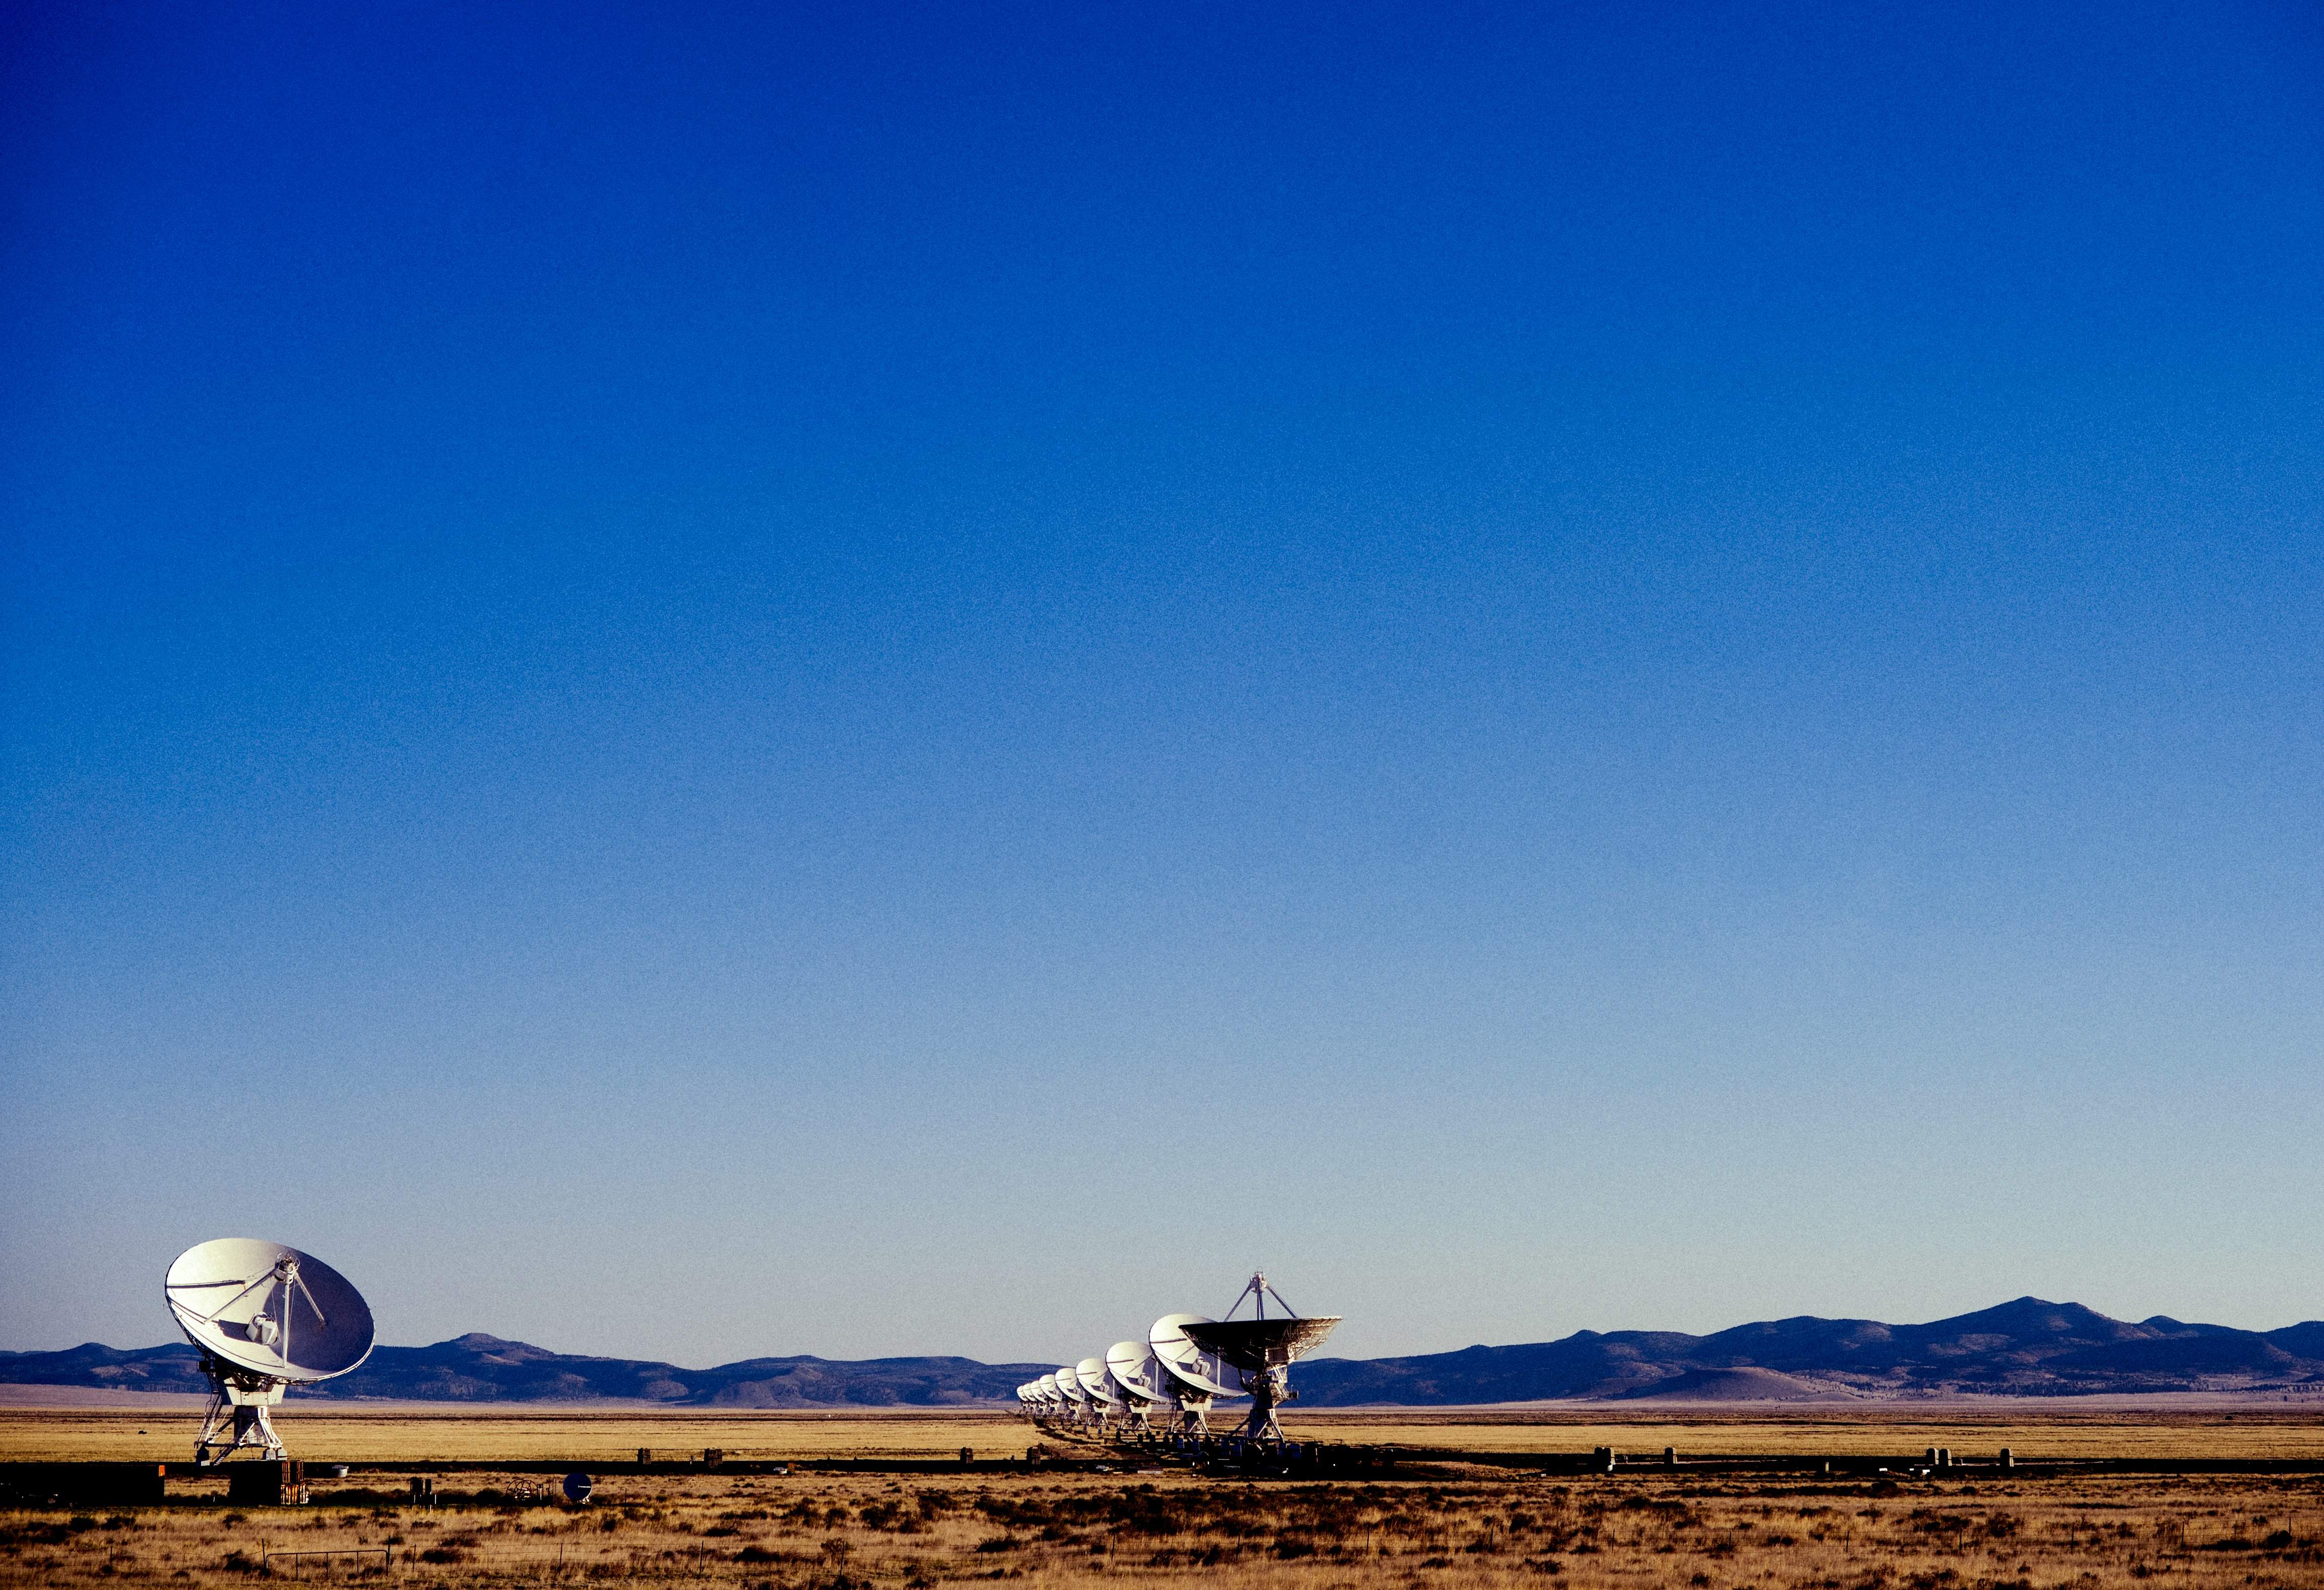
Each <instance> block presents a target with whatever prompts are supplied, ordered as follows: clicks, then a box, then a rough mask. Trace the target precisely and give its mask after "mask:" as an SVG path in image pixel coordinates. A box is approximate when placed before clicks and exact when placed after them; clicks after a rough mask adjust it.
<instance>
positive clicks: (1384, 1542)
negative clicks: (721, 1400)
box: [0, 1472, 2324, 1590]
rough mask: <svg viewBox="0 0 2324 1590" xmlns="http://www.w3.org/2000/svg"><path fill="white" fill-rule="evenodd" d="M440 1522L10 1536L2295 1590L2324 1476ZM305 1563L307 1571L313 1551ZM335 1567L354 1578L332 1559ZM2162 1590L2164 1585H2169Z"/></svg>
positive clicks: (141, 1554) (681, 1565)
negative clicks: (2321, 1480)
mask: <svg viewBox="0 0 2324 1590" xmlns="http://www.w3.org/2000/svg"><path fill="white" fill-rule="evenodd" d="M458 1483H459V1484H461V1485H463V1486H464V1487H473V1488H474V1490H475V1491H476V1492H485V1493H494V1494H472V1495H470V1496H469V1497H467V1498H466V1499H447V1502H446V1504H445V1505H442V1506H439V1507H438V1508H435V1509H432V1510H424V1511H423V1510H418V1509H414V1508H411V1507H410V1506H407V1505H403V1504H401V1503H400V1502H395V1503H379V1502H364V1501H359V1500H358V1499H357V1498H355V1497H354V1496H346V1495H343V1496H341V1497H339V1498H337V1499H334V1498H332V1497H330V1496H328V1495H327V1494H326V1495H323V1496H319V1497H318V1500H317V1502H316V1503H315V1504H314V1505H310V1506H308V1507H304V1508H281V1509H272V1508H267V1509H262V1508H252V1509H249V1510H247V1511H229V1510H228V1509H227V1508H226V1506H225V1505H223V1504H222V1503H210V1504H185V1503H180V1504H176V1505H171V1506H167V1507H161V1508H150V1509H142V1510H135V1511H103V1510H99V1511H89V1512H82V1513H79V1514H68V1513H64V1512H54V1511H47V1512H39V1511H36V1512H23V1511H19V1512H14V1513H7V1514H0V1584H8V1585H56V1586H83V1585H86V1586H97V1585H105V1586H109V1587H110V1586H120V1585H154V1586H156V1587H157V1590H177V1587H178V1586H185V1587H186V1590H219V1587H224V1586H246V1585H250V1584H252V1583H253V1582H254V1580H257V1579H261V1578H263V1579H266V1580H269V1581H272V1580H277V1579H300V1580H311V1581H314V1582H317V1583H337V1584H349V1585H389V1584H392V1585H414V1586H438V1585H440V1586H444V1587H446V1590H465V1587H468V1586H476V1587H482V1586H517V1585H567V1586H576V1587H586V1586H591V1585H605V1584H610V1583H620V1584H622V1585H733V1586H736V1587H738V1590H750V1587H754V1586H756V1587H768V1590H773V1587H782V1590H889V1587H890V1586H893V1587H896V1590H927V1587H930V1586H935V1585H947V1584H954V1583H960V1582H972V1581H974V1582H981V1581H993V1580H999V1581H1002V1582H1010V1581H1017V1582H1023V1583H1024V1584H1025V1585H1026V1586H1027V1590H1034V1587H1035V1586H1038V1587H1040V1590H1068V1587H1076V1590H1078V1587H1084V1586H1087V1587H1095V1586H1101V1585H1115V1586H1125V1585H1149V1586H1154V1587H1155V1590H1162V1587H1163V1586H1177V1585H1204V1586H1209V1585H1224V1586H1230V1587H1232V1586H1249V1587H1251V1590H1259V1587H1261V1586H1264V1587H1267V1590H1360V1587H1366V1586H1373V1585H1379V1586H1382V1587H1385V1590H1519V1587H1524V1590H1550V1587H1552V1586H1554V1587H1555V1590H1665V1587H1669V1590H1759V1587H1761V1586H1767V1587H1770V1590H2115V1587H2116V1586H2120V1587H2121V1590H2132V1586H2133V1585H2134V1584H2136V1585H2138V1586H2139V1590H2292V1587H2295V1586H2302V1587H2304V1586H2314V1585H2320V1584H2324V1544H2319V1537H2324V1483H2320V1482H2319V1479H2317V1478H2316V1477H2313V1476H2301V1477H2298V1478H2264V1477H2244V1476H2236V1477H2211V1476H2205V1477H2170V1478H2163V1477H2155V1478H2147V1477H2139V1478H2125V1477H2107V1478H2099V1477H2084V1478H2079V1479H2061V1478H2050V1479H2031V1478H2028V1479H2014V1478H2013V1479H2000V1480H1988V1481H1986V1482H1982V1483H1976V1484H1953V1483H1907V1484H1904V1485H1903V1486H1901V1487H1900V1486H1898V1485H1896V1484H1887V1483H1877V1484H1876V1483H1866V1482H1855V1483H1849V1484H1793V1483H1784V1484H1762V1483H1757V1482H1749V1483H1742V1482H1736V1483H1728V1482H1715V1481H1708V1480H1704V1479H1701V1478H1692V1479H1690V1478H1688V1477H1685V1476H1672V1477H1663V1476H1657V1475H1655V1474H1652V1473H1650V1472H1641V1473H1639V1474H1634V1475H1631V1474H1617V1475H1613V1476H1606V1477H1594V1478H1591V1479H1586V1480H1548V1479H1542V1478H1538V1477H1528V1476H1522V1475H1516V1474H1496V1475H1492V1476H1489V1477H1483V1478H1478V1479H1461V1480H1451V1481H1446V1480H1435V1481H1428V1480H1412V1481H1389V1482H1385V1483H1380V1484H1324V1483H1307V1484H1290V1483H1279V1482H1250V1481H1213V1480H1203V1479H1200V1478H1196V1477H1193V1476H1189V1475H1185V1474H1155V1475H1141V1474H1114V1475H1075V1476H1059V1475H1051V1474H1032V1475H1026V1476H1001V1475H991V1476H987V1475H975V1476H969V1475H963V1476H960V1477H957V1478H952V1477H946V1478H943V1479H923V1478H919V1477H917V1476H914V1477H906V1478H901V1479H897V1478H890V1477H888V1476H883V1475H862V1476H850V1477H844V1478H834V1477H828V1476H821V1475H812V1474H794V1475H788V1476H753V1475H732V1476H729V1475H724V1474H716V1473H715V1472H710V1473H700V1474H688V1475H682V1476H669V1477H664V1476H641V1477H617V1478H614V1479H612V1480H609V1481H607V1482H605V1483H604V1484H601V1486H600V1489H599V1493H598V1495H597V1497H596V1498H595V1499H593V1502H592V1503H591V1504H590V1505H588V1506H586V1507H582V1508H568V1507H565V1506H562V1505H549V1504H543V1503H539V1502H526V1501H521V1500H516V1499H515V1493H516V1492H517V1491H518V1490H519V1489H520V1488H521V1486H524V1485H528V1484H532V1483H534V1480H533V1476H516V1475H499V1476H495V1475H493V1474H468V1475H463V1476H460V1478H459V1480H458ZM294 1552H296V1553H302V1554H307V1555H300V1556H292V1555H290V1554H291V1553H294ZM319 1553H339V1554H342V1555H315V1554H319ZM2153 1581H2160V1585H2156V1584H2154V1583H2152V1582H2153Z"/></svg>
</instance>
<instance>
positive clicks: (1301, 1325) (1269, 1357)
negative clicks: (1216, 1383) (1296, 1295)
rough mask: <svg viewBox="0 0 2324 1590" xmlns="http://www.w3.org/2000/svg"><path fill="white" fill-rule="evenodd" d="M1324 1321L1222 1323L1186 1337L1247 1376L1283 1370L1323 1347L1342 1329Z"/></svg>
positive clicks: (1335, 1320)
mask: <svg viewBox="0 0 2324 1590" xmlns="http://www.w3.org/2000/svg"><path fill="white" fill-rule="evenodd" d="M1339 1323H1340V1321H1339V1319H1338V1318H1337V1317H1332V1318H1323V1319H1223V1320H1209V1321H1205V1322H1203V1323H1202V1324H1200V1325H1189V1326H1188V1327H1186V1335H1187V1336H1189V1337H1191V1338H1192V1339H1193V1340H1194V1343H1195V1345H1198V1346H1201V1347H1203V1348H1204V1349H1206V1350H1207V1351H1209V1352H1212V1353H1215V1354H1218V1355H1219V1357H1220V1358H1221V1359H1222V1360H1223V1361H1224V1362H1226V1363H1228V1364H1232V1365H1234V1367H1235V1368H1237V1369H1240V1370H1241V1371H1243V1372H1244V1373H1247V1374H1257V1373H1259V1372H1260V1371H1262V1370H1267V1369H1276V1368H1280V1367H1281V1366H1282V1365H1284V1364H1289V1363H1290V1362H1291V1361H1292V1360H1293V1359H1295V1358H1302V1357H1305V1355H1306V1354H1309V1353H1312V1352H1314V1350H1315V1349H1316V1348H1317V1347H1319V1346H1321V1345H1323V1338H1324V1337H1325V1336H1330V1335H1331V1334H1332V1332H1333V1328H1334V1327H1337V1326H1338V1325H1339Z"/></svg>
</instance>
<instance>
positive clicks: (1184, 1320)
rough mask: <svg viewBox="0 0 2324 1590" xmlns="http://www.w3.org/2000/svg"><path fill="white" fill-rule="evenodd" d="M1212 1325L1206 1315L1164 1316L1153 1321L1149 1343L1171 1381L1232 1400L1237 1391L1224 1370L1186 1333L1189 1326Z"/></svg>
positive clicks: (1209, 1395) (1148, 1338) (1210, 1395)
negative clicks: (1229, 1383)
mask: <svg viewBox="0 0 2324 1590" xmlns="http://www.w3.org/2000/svg"><path fill="white" fill-rule="evenodd" d="M1211 1323H1212V1320H1211V1317H1210V1316H1209V1315H1207V1314H1165V1315H1164V1316H1163V1317H1161V1318H1159V1319H1157V1320H1156V1321H1155V1322H1154V1328H1153V1329H1152V1330H1150V1331H1148V1333H1147V1335H1146V1340H1147V1343H1148V1345H1150V1346H1151V1347H1152V1348H1153V1349H1154V1356H1155V1357H1156V1358H1157V1359H1159V1360H1160V1361H1161V1363H1162V1367H1163V1368H1164V1369H1165V1370H1167V1372H1168V1373H1169V1375H1170V1378H1171V1379H1173V1380H1175V1381H1179V1382H1183V1383H1184V1384H1185V1385H1186V1386H1187V1387H1188V1388H1189V1389H1190V1390H1192V1391H1197V1392H1199V1393H1201V1394H1202V1395H1203V1396H1205V1397H1232V1396H1235V1395H1237V1392H1236V1390H1235V1388H1234V1387H1232V1386H1230V1385H1228V1384H1227V1383H1226V1381H1225V1378H1224V1377H1225V1373H1226V1371H1225V1369H1224V1367H1223V1366H1222V1364H1220V1363H1219V1361H1218V1360H1217V1358H1215V1357H1214V1356H1213V1355H1212V1354H1209V1353H1207V1352H1205V1351H1204V1350H1203V1348H1202V1347H1201V1346H1199V1345H1196V1343H1195V1341H1194V1338H1193V1337H1192V1336H1188V1335H1187V1334H1186V1327H1188V1326H1190V1325H1209V1324H1211Z"/></svg>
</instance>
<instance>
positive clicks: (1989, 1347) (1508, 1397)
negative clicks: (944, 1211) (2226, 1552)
mask: <svg viewBox="0 0 2324 1590" xmlns="http://www.w3.org/2000/svg"><path fill="white" fill-rule="evenodd" d="M1050 1367H1051V1365H1049V1364H980V1363H978V1362H976V1361H975V1360H973V1359H970V1358H875V1359H869V1360H864V1361H860V1362H845V1361H839V1360H833V1359H825V1358H814V1357H805V1356H801V1357H789V1358H749V1359H744V1360H742V1362H741V1363H738V1364H720V1365H718V1366H717V1367H716V1368H714V1369H681V1368H679V1367H678V1365H676V1364H663V1363H659V1362H655V1361H651V1360H647V1359H635V1358H590V1357H580V1356H576V1355H574V1354H564V1353H554V1352H551V1351H549V1349H547V1348H545V1347H536V1346H533V1345H530V1344H529V1343H525V1342H512V1341H504V1340H503V1339H502V1338H501V1337H499V1336H485V1335H483V1334H481V1333H476V1334H471V1335H468V1336H457V1337H455V1338H453V1339H452V1340H450V1341H448V1342H438V1343H436V1344H435V1345H432V1346H426V1347H380V1348H378V1349H376V1350H375V1351H374V1352H373V1354H372V1355H371V1357H370V1359H369V1360H368V1361H367V1362H365V1364H364V1366H363V1367H362V1368H361V1369H359V1370H357V1371H355V1373H353V1374H349V1375H346V1376H343V1377H342V1378H340V1379H338V1380H336V1381H330V1382H326V1383H325V1384H323V1385H321V1386H318V1387H314V1388H312V1389H311V1390H308V1391H300V1392H297V1393H294V1394H295V1395H301V1396H312V1397H320V1398H330V1399H335V1400H345V1399H347V1398H399V1399H410V1400H426V1401H442V1402H548V1401H598V1400H614V1399H618V1400H635V1401H645V1402H658V1403H662V1404H666V1405H670V1406H676V1407H715V1408H840V1407H844V1408H907V1407H927V1408H941V1407H948V1406H971V1405H975V1404H982V1403H992V1402H997V1401H1002V1400H1006V1399H1008V1398H1010V1396H1011V1395H1012V1393H1013V1391H1014V1389H1015V1387H1016V1386H1017V1385H1018V1384H1019V1382H1022V1381H1025V1380H1028V1379H1030V1378H1032V1377H1034V1376H1036V1375H1038V1374H1040V1373H1043V1372H1044V1371H1045V1370H1047V1369H1048V1368H1050ZM1297 1383H1298V1387H1299V1391H1300V1397H1301V1400H1302V1401H1304V1402H1305V1403H1306V1404H1308V1405H1309V1406H1311V1407H1327V1408H1330V1407H1354V1406H1360V1405H1363V1404H1367V1403H1401V1404H1406V1405H1412V1406H1420V1407H1426V1406H1444V1405H1450V1404H1473V1403H1480V1402H1527V1401H1538V1400H1551V1399H1560V1398H1591V1399H1602V1400H1642V1399H1654V1398H1662V1399H1667V1400H1690V1401H1695V1400H1701V1401H1725V1400H1772V1401H1807V1400H1812V1401H1850V1400H1858V1399H1867V1398H1895V1397H1922V1396H1941V1395H1948V1394H1952V1395H1958V1394H1962V1393H1976V1394H1992V1395H2014V1396H2072V1395H2088V1394H2092V1393H2098V1392H2124V1391H2269V1390H2284V1389H2292V1388H2297V1389H2299V1390H2301V1391H2324V1322H2319V1321H2314V1320H2310V1321H2309V1322H2307V1323H2305V1324H2301V1325H2293V1326H2287V1327H2284V1328H2283V1329H2282V1330H2275V1331H2265V1332H2261V1331H2246V1330H2236V1329H2234V1328H2231V1327H2227V1326H2217V1325H2189V1324H2184V1323H2182V1322H2181V1321H2179V1320H2176V1319H2172V1318H2168V1317H2164V1316H2161V1315H2157V1316H2155V1317H2153V1318H2150V1319H2144V1320H2140V1321H2137V1322H2135V1323H2133V1322H2130V1321H2126V1320H2119V1319H2110V1318H2108V1317H2106V1316H2105V1315H2103V1314H2099V1313H2098V1312H2096V1311H2095V1310H2092V1309H2089V1308H2083V1307H2082V1306H2081V1305H2080V1304H2079V1303H2047V1302H2043V1300H2042V1299H2039V1298H2020V1299H2016V1300H2015V1302H2010V1303H2004V1304H2002V1305H2000V1306H1999V1307H1997V1308H1987V1309H1984V1310H1981V1311H1979V1312H1978V1313H1975V1314H1964V1315H1960V1316H1959V1317H1955V1318H1951V1319H1940V1320H1936V1321H1933V1322H1932V1323H1930V1324H1927V1325H1883V1324H1881V1323H1880V1322H1879V1321H1877V1320H1871V1319H1819V1318H1814V1317H1804V1316H1803V1317H1798V1318H1794V1319H1774V1320H1763V1321H1760V1322H1757V1323H1756V1324H1751V1325H1739V1326H1737V1327H1734V1328H1732V1329H1730V1330H1723V1331H1720V1332H1717V1333H1716V1334H1714V1335H1711V1336H1686V1335H1683V1334H1681V1333H1678V1332H1675V1331H1608V1332H1600V1331H1577V1332H1576V1333H1574V1334H1573V1335H1572V1336H1566V1337H1564V1338H1563V1339H1562V1340H1559V1341H1554V1342H1535V1343H1529V1344H1526V1345H1518V1346H1508V1347H1487V1346H1476V1347H1467V1348H1463V1349H1462V1350H1461V1351H1459V1352H1455V1353H1434V1354H1423V1355H1420V1356H1416V1357H1409V1358H1373V1359H1352V1358H1317V1359H1311V1360H1309V1361H1307V1362H1306V1363H1305V1364H1301V1365H1300V1368H1299V1373H1298V1376H1297ZM0 1384H17V1385H52V1386H110V1387H115V1388H117V1389H121V1390H126V1391H202V1390H205V1389H206V1387H205V1385H204V1382H203V1381H202V1377H201V1371H200V1364H199V1361H198V1357H197V1355H196V1354H195V1352H194V1349H193V1348H192V1347H190V1346H188V1345H184V1344H183V1343H177V1344H172V1345H167V1346H161V1347H146V1348H136V1349H129V1350H123V1349H118V1348H114V1347H107V1346H103V1345H98V1344H97V1343H94V1342H91V1343H88V1344H86V1345H81V1346H78V1347H73V1348H69V1349H67V1350H65V1351H63V1352H55V1353H7V1352H0Z"/></svg>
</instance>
